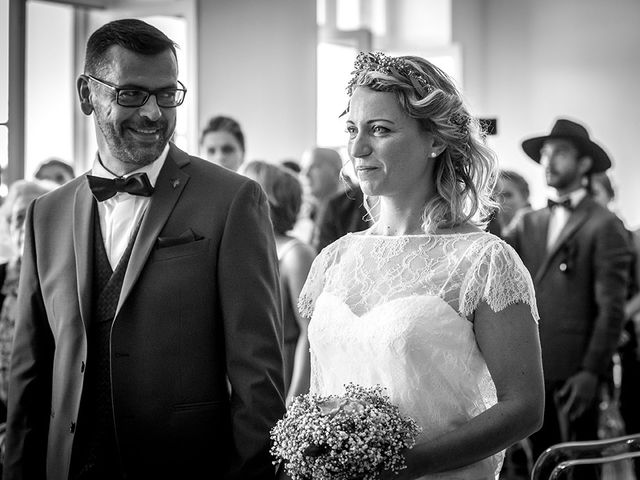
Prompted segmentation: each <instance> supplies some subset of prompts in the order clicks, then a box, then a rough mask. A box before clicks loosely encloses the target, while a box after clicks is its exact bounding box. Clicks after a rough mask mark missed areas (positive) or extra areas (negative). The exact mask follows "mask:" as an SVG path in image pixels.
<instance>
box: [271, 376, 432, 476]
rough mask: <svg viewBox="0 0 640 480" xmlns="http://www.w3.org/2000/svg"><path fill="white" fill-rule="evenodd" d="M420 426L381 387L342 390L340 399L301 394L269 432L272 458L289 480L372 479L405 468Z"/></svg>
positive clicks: (355, 386) (347, 387)
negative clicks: (281, 463) (408, 449)
mask: <svg viewBox="0 0 640 480" xmlns="http://www.w3.org/2000/svg"><path fill="white" fill-rule="evenodd" d="M419 432H420V427H419V426H418V424H417V423H416V422H415V421H414V420H413V419H412V418H410V417H407V416H403V415H401V413H400V411H399V410H398V407H396V406H395V405H392V404H391V403H390V402H389V397H388V396H386V395H385V394H384V390H383V389H382V387H380V386H375V387H370V388H366V387H362V386H359V385H354V384H352V383H350V384H348V385H345V394H344V395H343V396H340V397H338V396H335V395H330V396H325V397H323V396H319V395H312V394H306V395H300V396H297V397H296V398H294V399H293V402H292V403H291V406H290V407H289V408H288V410H287V413H286V414H285V416H284V417H283V418H282V419H281V420H279V421H278V423H277V424H276V425H275V427H273V429H272V430H271V440H272V441H273V446H272V447H271V454H272V455H273V456H274V457H275V458H276V459H277V460H276V463H277V462H280V461H283V462H285V469H286V472H287V474H288V475H289V476H290V477H291V478H292V479H293V480H320V479H322V480H330V479H355V478H357V479H363V480H375V479H377V478H379V476H380V473H381V472H382V471H385V470H390V471H393V472H396V473H397V472H399V471H400V470H402V469H403V468H406V464H405V458H404V454H403V451H404V450H405V449H407V448H411V447H413V445H414V444H415V438H416V435H417V434H418V433H419Z"/></svg>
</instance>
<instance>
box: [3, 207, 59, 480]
mask: <svg viewBox="0 0 640 480" xmlns="http://www.w3.org/2000/svg"><path fill="white" fill-rule="evenodd" d="M35 203H36V202H32V203H31V205H30V207H29V210H28V212H27V218H26V221H25V240H24V253H23V256H22V266H21V270H20V284H19V290H18V313H17V319H16V326H15V336H14V343H13V350H12V355H11V370H10V380H9V402H8V414H7V435H6V453H5V459H4V468H3V469H4V477H3V478H4V479H5V480H18V479H24V480H27V479H34V480H37V479H44V478H45V469H46V450H47V434H48V428H49V414H50V399H51V381H52V380H51V371H52V369H53V352H54V342H53V335H52V333H51V329H50V328H49V323H48V320H47V315H46V312H45V308H44V303H43V300H42V294H41V291H40V284H39V281H38V271H37V263H36V257H37V254H36V249H35V239H34V216H35V213H34V212H35Z"/></svg>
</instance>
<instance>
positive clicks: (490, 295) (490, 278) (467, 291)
mask: <svg viewBox="0 0 640 480" xmlns="http://www.w3.org/2000/svg"><path fill="white" fill-rule="evenodd" d="M483 300H484V301H485V302H487V304H488V305H489V307H491V309H492V310H493V311H494V312H499V311H501V310H503V309H504V308H506V307H507V306H509V305H511V304H514V303H517V302H522V303H526V304H528V305H529V307H530V308H531V316H532V317H533V319H534V320H535V321H536V322H537V321H538V320H539V319H540V316H539V315H538V307H537V305H536V295H535V289H534V287H533V281H532V280H531V275H530V274H529V271H528V270H527V268H526V267H525V266H524V264H523V263H522V260H521V259H520V257H519V256H518V254H517V253H516V251H515V250H514V249H513V248H512V247H511V246H509V245H508V244H506V243H505V242H503V241H502V240H496V241H495V242H491V243H490V244H488V245H486V247H485V248H484V250H483V251H481V252H480V254H479V255H478V256H477V258H476V260H474V262H473V264H472V266H471V268H470V269H469V272H468V273H467V275H466V277H465V279H464V281H463V283H462V285H461V287H460V313H461V314H462V315H464V316H469V315H471V314H472V313H473V311H474V310H475V309H476V308H477V307H478V304H479V303H480V302H481V301H483Z"/></svg>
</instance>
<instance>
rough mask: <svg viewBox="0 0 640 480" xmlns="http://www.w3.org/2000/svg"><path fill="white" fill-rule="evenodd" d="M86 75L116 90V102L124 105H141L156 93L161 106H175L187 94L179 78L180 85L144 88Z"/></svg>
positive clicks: (178, 104) (182, 100)
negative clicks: (111, 82)
mask: <svg viewBox="0 0 640 480" xmlns="http://www.w3.org/2000/svg"><path fill="white" fill-rule="evenodd" d="M86 77H87V78H90V79H91V80H93V81H94V82H96V83H99V84H100V85H104V86H105V87H107V88H110V89H111V90H113V91H114V92H116V102H117V103H118V105H120V106H122V107H135V108H137V107H141V106H143V105H144V104H145V103H147V100H149V97H150V96H151V95H155V97H156V103H157V104H158V106H159V107H162V108H175V107H179V106H180V105H182V102H184V96H185V95H186V94H187V89H186V88H185V86H184V85H183V84H182V82H181V81H180V80H178V84H179V85H180V87H169V88H159V89H157V90H145V89H144V88H130V87H119V86H117V85H112V84H110V83H108V82H105V81H104V80H100V79H99V78H96V77H94V76H93V75H86Z"/></svg>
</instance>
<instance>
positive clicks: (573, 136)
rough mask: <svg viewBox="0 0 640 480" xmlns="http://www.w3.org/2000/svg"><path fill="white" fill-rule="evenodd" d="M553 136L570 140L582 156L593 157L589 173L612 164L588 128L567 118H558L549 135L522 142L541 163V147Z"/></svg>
mask: <svg viewBox="0 0 640 480" xmlns="http://www.w3.org/2000/svg"><path fill="white" fill-rule="evenodd" d="M552 138H561V139H565V140H569V141H571V142H572V143H573V144H574V145H575V146H576V148H577V149H578V153H579V154H580V156H581V157H582V156H588V157H591V160H592V162H593V164H592V165H591V170H590V172H589V173H598V172H604V171H605V170H606V169H608V168H609V167H610V166H611V160H610V159H609V155H607V153H606V152H605V151H604V150H603V149H602V147H601V146H600V145H598V144H597V143H595V142H594V141H592V140H591V139H590V138H589V132H587V129H586V128H585V127H583V126H582V125H580V124H579V123H576V122H572V121H571V120H567V119H565V118H559V119H557V120H556V123H554V124H553V128H552V129H551V133H550V134H549V135H544V136H542V137H533V138H528V139H527V140H524V141H523V142H522V149H523V150H524V152H525V153H526V154H527V155H529V157H530V158H532V159H533V160H535V161H536V162H538V163H540V149H541V148H542V146H543V145H544V142H545V141H547V140H549V139H552Z"/></svg>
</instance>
